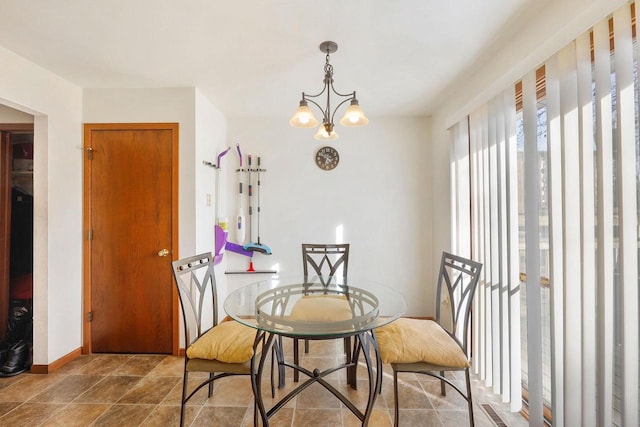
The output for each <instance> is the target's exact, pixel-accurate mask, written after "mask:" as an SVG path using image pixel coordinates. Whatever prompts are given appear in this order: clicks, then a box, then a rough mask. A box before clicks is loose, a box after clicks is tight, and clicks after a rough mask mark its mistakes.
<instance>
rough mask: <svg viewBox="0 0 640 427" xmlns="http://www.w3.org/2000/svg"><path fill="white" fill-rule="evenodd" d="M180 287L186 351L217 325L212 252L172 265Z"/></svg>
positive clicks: (177, 284) (174, 262)
mask: <svg viewBox="0 0 640 427" xmlns="http://www.w3.org/2000/svg"><path fill="white" fill-rule="evenodd" d="M171 266H172V267H173V276H174V277H175V280H176V286H177V287H178V295H179V297H180V306H181V307H182V320H183V325H184V338H185V349H186V348H188V347H189V346H190V345H191V344H192V343H193V342H194V341H195V340H197V339H198V338H199V337H200V336H201V335H202V334H204V333H205V332H207V331H208V330H209V329H211V328H212V327H213V326H215V325H217V323H218V309H217V304H216V300H217V294H216V278H215V274H214V271H213V256H212V255H211V252H206V253H203V254H200V255H195V256H192V257H188V258H183V259H179V260H176V261H173V262H172V263H171Z"/></svg>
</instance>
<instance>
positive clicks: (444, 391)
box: [440, 371, 447, 396]
mask: <svg viewBox="0 0 640 427" xmlns="http://www.w3.org/2000/svg"><path fill="white" fill-rule="evenodd" d="M440 375H441V376H442V378H444V371H440ZM445 386H446V383H445V382H444V381H443V380H440V392H441V393H442V395H443V396H446V395H447V389H446V388H445Z"/></svg>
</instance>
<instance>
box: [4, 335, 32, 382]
mask: <svg viewBox="0 0 640 427" xmlns="http://www.w3.org/2000/svg"><path fill="white" fill-rule="evenodd" d="M32 354H33V349H32V345H31V341H30V340H26V339H25V340H20V341H18V342H17V343H14V344H12V345H11V346H10V347H9V349H8V351H7V358H6V360H5V362H4V364H3V365H2V368H0V377H12V376H14V375H18V374H21V373H23V372H25V371H27V370H28V369H29V368H31V364H32V363H33V360H32V357H33V356H32Z"/></svg>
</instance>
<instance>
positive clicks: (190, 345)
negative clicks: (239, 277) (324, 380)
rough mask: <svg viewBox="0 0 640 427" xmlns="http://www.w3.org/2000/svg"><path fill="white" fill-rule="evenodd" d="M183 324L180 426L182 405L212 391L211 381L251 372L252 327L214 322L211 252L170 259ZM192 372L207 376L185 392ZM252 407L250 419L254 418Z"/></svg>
mask: <svg viewBox="0 0 640 427" xmlns="http://www.w3.org/2000/svg"><path fill="white" fill-rule="evenodd" d="M172 268H173V274H174V278H175V281H176V286H177V288H178V295H179V297H180V306H181V308H182V316H183V317H182V320H183V325H184V344H185V358H184V373H183V380H182V399H181V400H180V426H181V427H182V426H183V425H184V422H185V419H184V418H185V405H186V404H187V402H188V401H189V399H191V398H192V397H193V396H194V395H195V394H196V393H197V392H198V391H199V390H200V389H202V388H203V387H205V386H208V387H209V390H208V396H209V397H211V395H212V393H213V384H214V381H215V380H218V379H220V378H223V377H227V376H232V375H251V356H252V354H253V344H254V340H255V336H256V332H255V329H252V328H250V327H248V326H245V325H241V324H240V323H238V322H235V321H226V322H222V323H218V309H217V293H216V279H215V275H214V269H213V256H212V254H211V252H207V253H203V254H200V255H196V256H192V257H188V258H184V259H179V260H177V261H173V262H172ZM192 372H206V373H208V374H209V375H208V376H207V377H205V378H204V379H203V381H201V382H200V383H198V385H196V387H195V388H194V389H193V390H191V391H190V392H189V390H188V379H189V374H190V373H192ZM257 413H258V412H257V411H256V410H255V407H254V421H256V420H257Z"/></svg>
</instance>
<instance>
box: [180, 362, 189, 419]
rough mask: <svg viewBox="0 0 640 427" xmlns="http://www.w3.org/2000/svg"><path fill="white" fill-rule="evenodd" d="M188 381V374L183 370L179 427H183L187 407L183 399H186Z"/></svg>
mask: <svg viewBox="0 0 640 427" xmlns="http://www.w3.org/2000/svg"><path fill="white" fill-rule="evenodd" d="M188 379H189V372H188V371H187V370H186V369H185V370H184V373H183V376H182V400H181V401H180V427H183V426H184V411H185V409H186V406H187V405H186V402H185V401H184V399H185V398H186V397H187V382H188Z"/></svg>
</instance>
